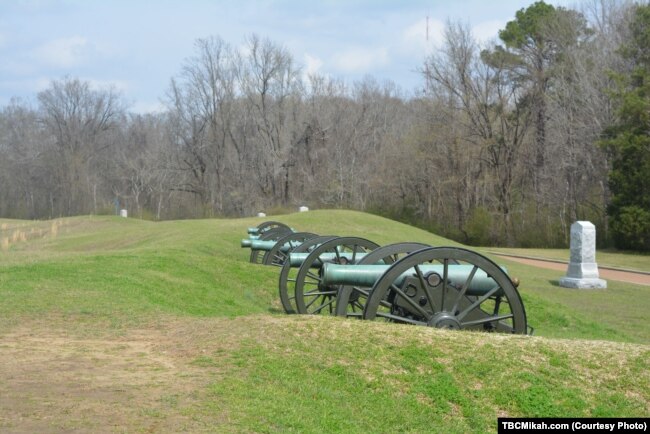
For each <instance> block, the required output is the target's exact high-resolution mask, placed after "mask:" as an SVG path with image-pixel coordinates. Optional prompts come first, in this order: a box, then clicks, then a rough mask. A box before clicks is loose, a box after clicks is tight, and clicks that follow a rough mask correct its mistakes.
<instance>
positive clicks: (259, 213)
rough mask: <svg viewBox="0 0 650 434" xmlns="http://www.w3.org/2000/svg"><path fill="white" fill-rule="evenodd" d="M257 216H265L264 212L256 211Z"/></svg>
mask: <svg viewBox="0 0 650 434" xmlns="http://www.w3.org/2000/svg"><path fill="white" fill-rule="evenodd" d="M257 216H258V217H266V213H263V212H258V213H257Z"/></svg>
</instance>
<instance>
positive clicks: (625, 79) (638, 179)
mask: <svg viewBox="0 0 650 434" xmlns="http://www.w3.org/2000/svg"><path fill="white" fill-rule="evenodd" d="M621 54H622V56H623V58H624V59H625V60H626V61H627V64H628V68H629V69H628V71H627V72H626V73H620V74H616V75H614V79H615V80H616V81H617V83H618V87H617V91H616V93H615V95H614V98H615V100H616V101H617V102H618V103H619V104H620V105H619V109H618V122H617V123H616V124H615V125H613V126H612V127H610V128H608V129H607V130H606V131H605V136H606V139H605V140H603V142H602V144H603V146H604V147H605V149H606V150H607V152H608V154H609V157H610V160H611V163H612V165H611V169H610V173H609V188H610V190H611V194H612V197H611V202H610V204H609V206H608V214H609V219H610V224H611V229H612V232H613V235H614V242H615V244H616V246H617V247H619V248H623V249H634V250H645V251H648V250H650V135H649V134H650V6H647V5H644V6H637V7H636V8H635V11H634V17H633V18H632V23H631V26H630V36H629V39H628V41H627V42H626V43H624V44H623V46H622V47H621Z"/></svg>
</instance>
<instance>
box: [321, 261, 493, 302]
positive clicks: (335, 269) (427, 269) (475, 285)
mask: <svg viewBox="0 0 650 434" xmlns="http://www.w3.org/2000/svg"><path fill="white" fill-rule="evenodd" d="M389 267H390V265H382V264H374V265H339V264H329V263H327V264H324V265H323V268H322V270H321V278H322V281H321V284H322V285H325V286H333V285H355V286H361V287H366V288H370V287H372V286H373V285H374V284H375V282H377V281H378V280H379V278H380V277H381V276H382V275H383V274H384V273H385V272H386V270H388V268H389ZM418 268H419V269H420V270H421V271H422V274H423V275H424V276H425V277H426V276H429V275H430V274H431V273H436V274H437V277H435V278H433V279H432V278H429V279H427V280H428V281H429V282H432V281H433V282H436V281H442V276H443V272H444V266H443V265H442V264H439V265H438V264H429V265H426V264H425V265H420V266H419V267H418ZM473 268H474V266H473V265H465V264H463V265H454V264H450V265H449V267H448V270H447V278H448V281H449V282H451V284H452V285H454V286H456V287H458V288H461V287H462V286H463V285H465V282H466V281H467V278H468V277H469V275H470V273H471V272H472V269H473ZM503 270H504V271H506V270H505V269H503ZM412 276H415V270H414V269H410V270H407V271H406V272H404V273H402V274H401V275H400V276H399V277H398V279H397V280H396V281H395V284H396V285H397V286H400V285H401V284H402V282H404V279H406V278H407V277H412ZM496 285H497V283H496V282H495V281H494V279H492V278H491V277H489V276H488V275H487V274H486V273H485V271H483V270H481V269H478V270H476V273H475V274H474V278H473V279H472V282H471V283H470V286H469V288H467V295H479V296H480V295H483V294H485V293H487V292H489V291H490V290H491V289H493V288H494V287H495V286H496Z"/></svg>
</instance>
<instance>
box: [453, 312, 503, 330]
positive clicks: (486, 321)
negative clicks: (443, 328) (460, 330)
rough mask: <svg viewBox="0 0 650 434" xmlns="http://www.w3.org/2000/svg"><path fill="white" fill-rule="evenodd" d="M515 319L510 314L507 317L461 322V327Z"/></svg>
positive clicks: (490, 317) (499, 316)
mask: <svg viewBox="0 0 650 434" xmlns="http://www.w3.org/2000/svg"><path fill="white" fill-rule="evenodd" d="M513 317H514V315H513V314H511V313H509V314H507V315H497V316H489V317H487V318H481V319H477V320H474V321H466V322H461V323H460V325H462V326H463V327H467V326H475V325H479V324H487V323H490V322H495V321H496V322H498V321H502V320H504V319H509V318H513Z"/></svg>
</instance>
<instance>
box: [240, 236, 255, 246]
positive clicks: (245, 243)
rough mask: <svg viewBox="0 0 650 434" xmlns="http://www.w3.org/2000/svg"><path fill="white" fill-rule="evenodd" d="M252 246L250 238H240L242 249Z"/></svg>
mask: <svg viewBox="0 0 650 434" xmlns="http://www.w3.org/2000/svg"><path fill="white" fill-rule="evenodd" d="M252 244H253V240H251V239H250V238H242V240H241V246H242V247H250V246H251V245H252Z"/></svg>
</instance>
